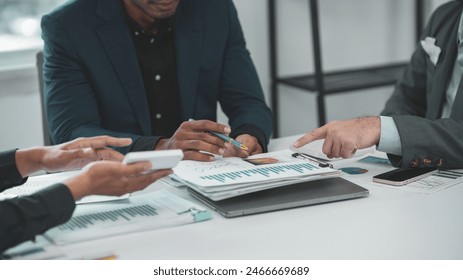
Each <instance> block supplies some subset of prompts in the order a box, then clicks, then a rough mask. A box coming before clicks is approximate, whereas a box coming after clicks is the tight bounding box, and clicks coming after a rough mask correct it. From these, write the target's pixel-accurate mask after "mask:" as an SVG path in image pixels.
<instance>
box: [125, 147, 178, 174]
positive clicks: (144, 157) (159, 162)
mask: <svg viewBox="0 0 463 280" xmlns="http://www.w3.org/2000/svg"><path fill="white" fill-rule="evenodd" d="M182 158H183V152H182V150H179V149H177V150H163V151H146V152H131V153H128V154H126V155H125V158H124V160H123V161H122V162H123V163H125V164H130V163H135V162H141V161H149V162H151V166H152V168H151V171H155V170H160V169H171V168H174V167H175V166H177V164H178V163H179V162H180V160H182Z"/></svg>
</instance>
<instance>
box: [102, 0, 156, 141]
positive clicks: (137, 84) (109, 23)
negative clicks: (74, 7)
mask: <svg viewBox="0 0 463 280" xmlns="http://www.w3.org/2000/svg"><path fill="white" fill-rule="evenodd" d="M121 2H122V1H115V0H100V2H99V6H98V11H97V13H98V15H99V16H100V17H101V18H103V19H104V20H105V21H104V23H103V24H102V25H101V26H100V27H98V28H97V29H96V33H97V34H98V36H99V38H100V41H101V44H102V45H103V47H104V48H105V50H106V52H107V53H108V58H109V60H110V61H111V63H112V64H113V68H114V71H115V72H116V73H117V75H118V77H119V80H120V82H121V86H122V88H123V89H124V91H125V93H126V94H127V98H128V99H129V102H130V104H131V106H132V108H133V111H134V113H135V114H136V116H137V119H138V121H139V123H140V126H141V128H142V130H143V132H144V133H145V135H151V133H152V132H151V124H150V114H149V107H148V104H147V100H146V92H145V86H144V84H143V79H142V75H141V72H140V67H139V65H138V59H137V56H136V51H135V48H134V45H133V42H132V38H131V35H130V32H129V29H128V27H127V23H126V21H125V17H124V15H123V13H124V11H123V7H122V3H121Z"/></svg>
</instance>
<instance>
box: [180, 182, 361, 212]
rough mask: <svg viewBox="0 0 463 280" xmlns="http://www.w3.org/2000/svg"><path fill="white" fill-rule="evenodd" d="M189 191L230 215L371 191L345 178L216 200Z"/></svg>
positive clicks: (338, 199)
mask: <svg viewBox="0 0 463 280" xmlns="http://www.w3.org/2000/svg"><path fill="white" fill-rule="evenodd" d="M188 192H189V193H190V194H191V195H192V196H193V197H195V198H196V199H198V200H200V201H201V202H203V203H205V204H206V205H207V206H209V207H210V208H212V209H213V210H215V211H217V212H218V213H220V214H221V215H222V216H224V217H227V218H232V217H239V216H245V215H252V214H258V213H264V212H270V211H276V210H282V209H289V208H295V207H302V206H309V205H315V204H321V203H327V202H334V201H340V200H346V199H353V198H360V197H367V196H368V195H369V192H368V190H367V189H365V188H362V187H360V186H358V185H356V184H354V183H352V182H349V181H347V180H345V179H343V178H339V177H337V178H329V179H323V180H316V181H306V182H299V183H294V184H291V185H287V186H281V187H277V188H272V189H268V190H263V191H258V192H254V193H250V194H245V195H241V196H236V197H232V198H227V199H224V200H219V201H214V200H212V199H209V198H207V197H205V196H204V195H202V194H200V193H199V192H197V191H195V190H194V189H192V188H190V187H188Z"/></svg>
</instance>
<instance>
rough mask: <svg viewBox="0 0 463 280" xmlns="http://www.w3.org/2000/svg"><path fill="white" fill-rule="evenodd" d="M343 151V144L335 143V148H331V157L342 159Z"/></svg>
mask: <svg viewBox="0 0 463 280" xmlns="http://www.w3.org/2000/svg"><path fill="white" fill-rule="evenodd" d="M341 150H342V145H341V143H338V142H334V143H333V146H332V147H331V155H332V156H333V157H335V158H339V157H341Z"/></svg>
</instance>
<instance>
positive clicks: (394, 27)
mask: <svg viewBox="0 0 463 280" xmlns="http://www.w3.org/2000/svg"><path fill="white" fill-rule="evenodd" d="M234 2H235V4H236V7H237V9H238V13H239V16H240V19H241V23H242V26H243V29H244V33H245V36H246V39H247V43H248V48H249V50H250V51H251V55H252V58H253V60H254V62H255V64H256V68H257V70H258V73H259V76H260V79H261V82H262V85H263V88H264V91H265V94H266V98H267V103H268V104H270V100H269V85H270V79H269V75H270V72H269V48H268V28H267V0H252V1H251V0H234ZM307 2H308V1H307V0H279V1H277V3H278V18H279V24H278V28H279V29H278V35H279V45H278V47H279V65H280V75H289V74H301V73H308V72H310V71H312V70H313V67H312V65H313V60H312V52H311V50H312V48H311V41H310V35H311V34H310V25H309V17H308V11H309V9H308V4H307ZM443 2H446V1H445V0H433V1H431V2H429V4H430V5H429V7H430V8H429V9H433V8H435V7H437V6H438V5H439V4H441V3H443ZM413 5H414V0H375V1H371V0H320V1H319V6H320V7H319V8H320V19H321V26H322V30H321V33H322V41H323V45H322V47H323V48H322V51H323V63H324V67H325V69H328V70H334V69H345V68H349V67H359V66H366V65H374V64H379V63H384V62H391V61H401V60H408V58H409V57H410V55H411V52H412V51H413V48H414V43H413V41H414V38H415V34H414V27H413V23H414V6H413ZM23 57H24V58H25V59H26V60H29V61H30V62H29V63H28V64H29V68H28V69H27V67H26V70H20V71H14V72H9V71H3V70H2V69H0V83H1V85H2V86H1V87H0V127H1V128H2V129H1V131H2V133H1V137H0V150H3V149H7V148H13V147H20V148H21V147H28V146H33V145H41V144H42V143H43V141H42V133H41V122H40V121H41V119H40V117H41V115H40V105H39V95H38V87H37V78H36V75H35V69H34V68H33V65H34V63H35V61H34V56H33V53H25V54H24V56H23ZM4 59H7V58H6V57H3V58H2V56H0V64H1V62H2V61H4ZM391 92H392V87H383V88H377V89H373V90H363V91H358V92H355V93H349V94H341V95H334V96H330V97H328V98H327V113H328V120H334V119H345V118H351V117H356V116H359V115H368V114H378V113H379V112H380V110H381V109H382V107H383V104H384V102H385V100H386V99H387V98H388V97H389V95H390V94H391ZM280 100H281V104H280V105H281V107H280V112H281V119H280V127H281V134H282V136H285V135H292V134H298V133H303V132H305V131H307V130H309V129H312V128H315V127H316V124H317V120H316V116H317V115H316V108H315V98H314V95H313V94H309V93H307V92H304V91H300V90H295V89H292V88H289V87H285V86H282V87H281V93H280ZM219 120H220V121H222V122H226V119H225V118H224V116H223V115H221V116H220V118H219ZM295 120H296V121H295Z"/></svg>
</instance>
